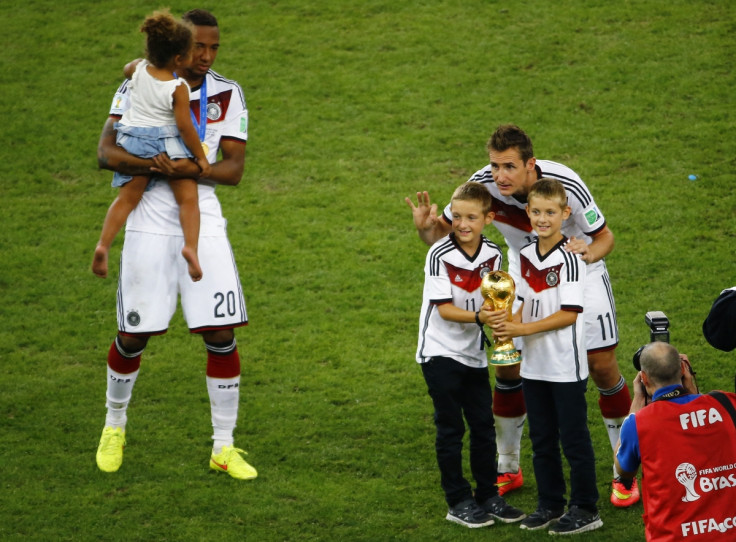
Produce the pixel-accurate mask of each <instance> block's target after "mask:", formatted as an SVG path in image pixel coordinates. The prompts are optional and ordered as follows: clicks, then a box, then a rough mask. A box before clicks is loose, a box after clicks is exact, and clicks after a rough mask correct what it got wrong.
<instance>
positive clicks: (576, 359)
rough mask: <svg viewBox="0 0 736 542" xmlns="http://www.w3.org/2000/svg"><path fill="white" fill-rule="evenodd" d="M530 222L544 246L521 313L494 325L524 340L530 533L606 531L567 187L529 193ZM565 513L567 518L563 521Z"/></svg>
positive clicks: (524, 263) (531, 259)
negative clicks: (565, 230) (533, 492)
mask: <svg viewBox="0 0 736 542" xmlns="http://www.w3.org/2000/svg"><path fill="white" fill-rule="evenodd" d="M527 214H528V216H529V220H530V222H531V225H532V228H533V229H534V231H535V232H536V233H537V237H536V239H534V241H532V242H531V243H530V244H528V245H526V246H525V247H524V248H522V249H521V252H520V255H519V260H520V261H519V263H520V272H521V280H520V281H519V283H518V284H517V285H516V295H517V297H518V299H519V300H520V301H521V307H520V308H519V309H518V310H517V312H516V313H515V314H514V317H513V320H512V321H507V320H506V318H507V316H506V311H492V312H491V313H490V314H489V315H488V325H489V326H490V327H491V328H492V329H493V335H494V337H495V338H498V339H500V340H506V339H512V338H515V337H524V352H523V356H524V360H523V361H522V363H521V378H522V387H523V391H524V401H525V403H526V410H527V419H528V422H529V437H530V438H531V441H532V450H533V452H534V453H533V465H534V475H535V476H536V479H537V510H536V511H535V512H534V513H533V514H531V515H530V516H529V517H527V518H526V519H524V520H523V521H522V522H521V528H522V529H529V530H537V529H543V528H546V527H548V526H550V525H552V524H553V523H555V521H556V520H558V519H559V521H557V522H556V524H554V525H552V526H551V528H550V531H549V532H550V534H573V533H580V532H585V531H591V530H593V529H597V528H598V527H601V526H602V525H603V522H602V521H601V519H600V516H599V515H598V509H597V502H598V489H597V488H596V482H595V457H594V454H593V442H592V440H591V438H590V432H589V431H588V425H587V423H588V415H587V410H588V409H587V403H586V400H585V389H586V386H587V383H588V364H587V363H586V359H585V335H584V322H583V318H582V316H581V315H580V313H582V312H583V297H584V296H583V293H584V291H585V281H586V265H585V263H584V262H583V261H582V257H581V256H579V255H577V254H573V253H571V252H567V251H566V250H565V249H564V248H563V247H564V245H565V244H566V243H567V242H568V239H567V238H566V237H565V236H564V235H563V234H562V231H561V228H562V223H563V221H564V220H566V219H567V218H568V217H569V216H570V207H569V206H568V204H567V194H566V192H565V187H564V186H563V185H562V183H561V182H559V181H558V180H556V179H541V180H540V181H538V182H536V183H535V184H534V186H533V187H532V188H531V190H530V191H529V196H528V203H527ZM560 444H561V445H562V450H563V452H564V454H565V457H566V459H567V461H568V463H569V465H570V499H569V502H568V503H567V504H568V505H569V507H568V510H567V513H564V510H565V504H566V503H565V495H564V494H565V476H564V473H563V469H562V459H561V456H560ZM563 513H564V515H563Z"/></svg>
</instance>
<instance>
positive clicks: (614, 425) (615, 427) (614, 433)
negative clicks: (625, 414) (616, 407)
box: [603, 418, 626, 478]
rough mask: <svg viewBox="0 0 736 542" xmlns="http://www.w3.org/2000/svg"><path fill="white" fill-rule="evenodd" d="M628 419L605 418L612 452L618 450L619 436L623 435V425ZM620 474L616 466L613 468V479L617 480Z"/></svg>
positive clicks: (604, 421)
mask: <svg viewBox="0 0 736 542" xmlns="http://www.w3.org/2000/svg"><path fill="white" fill-rule="evenodd" d="M625 419H626V418H603V423H604V424H605V426H606V431H607V432H608V440H609V442H610V443H611V450H616V444H617V443H618V436H619V433H621V424H623V423H624V420H625ZM617 476H618V473H617V472H616V465H614V466H613V477H614V478H616V477H617Z"/></svg>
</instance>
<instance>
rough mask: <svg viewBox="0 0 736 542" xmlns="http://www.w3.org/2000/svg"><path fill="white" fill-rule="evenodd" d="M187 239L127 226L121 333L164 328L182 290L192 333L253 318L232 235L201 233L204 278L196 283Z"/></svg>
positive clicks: (122, 267) (121, 281)
mask: <svg viewBox="0 0 736 542" xmlns="http://www.w3.org/2000/svg"><path fill="white" fill-rule="evenodd" d="M183 247H184V238H183V237H180V236H173V235H158V234H153V233H143V232H138V231H126V232H125V243H124V244H123V250H122V253H121V255H120V278H119V281H118V300H117V308H118V329H119V330H120V332H121V333H128V334H147V335H156V334H161V333H165V332H166V330H167V329H168V327H169V322H170V321H171V317H172V316H173V315H174V312H175V311H176V304H177V299H178V297H179V295H181V306H182V311H183V313H184V318H185V320H186V321H187V325H188V326H189V329H190V330H191V331H192V332H195V333H196V332H202V331H210V330H216V329H227V328H233V327H237V326H242V325H245V324H247V323H248V314H247V312H246V309H245V300H244V298H243V290H242V287H241V285H240V278H239V276H238V269H237V267H236V265H235V258H234V256H233V251H232V248H231V247H230V242H229V241H228V239H227V237H223V236H219V237H200V238H199V263H200V265H201V267H202V273H203V276H202V280H200V281H199V282H192V279H191V277H190V276H189V272H188V267H187V262H186V260H184V257H183V256H182V255H181V249H182V248H183Z"/></svg>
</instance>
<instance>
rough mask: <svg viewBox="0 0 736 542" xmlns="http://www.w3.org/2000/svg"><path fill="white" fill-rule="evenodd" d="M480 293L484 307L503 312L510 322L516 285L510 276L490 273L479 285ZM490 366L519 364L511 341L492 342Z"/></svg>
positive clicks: (502, 273)
mask: <svg viewBox="0 0 736 542" xmlns="http://www.w3.org/2000/svg"><path fill="white" fill-rule="evenodd" d="M480 293H481V295H483V298H484V299H485V301H484V302H483V305H484V306H490V307H491V308H492V309H493V310H496V311H497V310H505V311H506V320H507V321H509V322H510V321H511V306H512V305H513V304H514V294H515V293H516V284H515V283H514V279H513V278H511V275H509V274H508V273H506V272H505V271H500V270H499V271H491V272H490V273H488V274H487V275H486V276H485V277H483V280H482V281H481V283H480ZM488 361H489V363H490V364H491V365H516V364H517V363H521V353H520V352H519V351H518V350H517V349H516V348H515V347H514V342H513V341H512V340H511V339H507V340H505V341H498V340H494V348H493V353H492V354H491V357H490V358H489V360H488Z"/></svg>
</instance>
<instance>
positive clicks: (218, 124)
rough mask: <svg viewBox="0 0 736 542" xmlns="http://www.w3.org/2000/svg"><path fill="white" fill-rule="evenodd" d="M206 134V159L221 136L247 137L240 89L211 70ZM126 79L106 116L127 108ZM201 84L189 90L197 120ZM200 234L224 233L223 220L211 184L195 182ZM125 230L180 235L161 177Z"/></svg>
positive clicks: (210, 157) (176, 213)
mask: <svg viewBox="0 0 736 542" xmlns="http://www.w3.org/2000/svg"><path fill="white" fill-rule="evenodd" d="M205 77H206V85H207V105H206V112H207V113H206V116H207V125H206V135H205V139H204V142H205V144H206V145H207V149H208V150H207V159H208V160H209V162H210V163H214V162H216V161H217V151H218V149H219V147H220V141H221V140H222V139H229V140H235V141H242V142H246V141H247V140H248V109H247V107H246V103H245V97H244V96H243V91H242V89H241V88H240V86H239V85H238V83H236V82H235V81H231V80H229V79H225V78H224V77H222V76H221V75H220V74H218V73H217V72H214V71H212V70H210V71H208V72H207V75H206V76H205ZM129 85H130V82H129V81H128V80H126V81H124V82H123V84H122V85H120V87H119V88H118V91H117V92H116V93H115V97H114V98H113V101H112V106H111V108H110V116H111V117H113V118H120V117H122V115H123V113H124V112H125V111H126V110H127V109H128V108H129V107H130V96H129V88H128V87H129ZM200 91H201V87H195V88H193V89H192V91H191V93H190V95H189V97H190V107H191V110H192V112H193V113H194V116H195V118H196V119H197V122H199V111H200V94H201V92H200ZM198 190H199V212H200V235H201V236H223V235H226V231H225V227H226V223H227V222H226V220H225V218H224V217H223V216H222V208H221V207H220V202H219V201H218V199H217V196H216V195H215V186H214V184H204V183H202V182H200V183H199V184H198ZM126 230H131V231H142V232H147V233H156V234H161V235H182V231H181V224H180V222H179V206H178V205H177V204H176V200H175V198H174V194H173V192H172V191H171V188H169V183H168V182H167V181H165V180H160V179H159V180H153V181H152V182H151V183H149V185H148V188H147V190H146V192H145V193H144V194H143V198H142V200H141V202H140V203H139V204H138V205H137V206H136V208H135V209H133V212H131V213H130V216H129V217H128V222H127V224H126Z"/></svg>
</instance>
